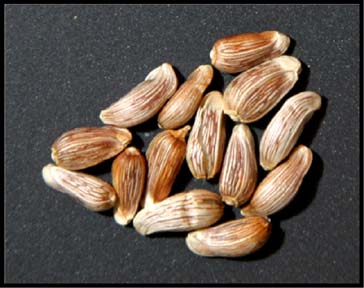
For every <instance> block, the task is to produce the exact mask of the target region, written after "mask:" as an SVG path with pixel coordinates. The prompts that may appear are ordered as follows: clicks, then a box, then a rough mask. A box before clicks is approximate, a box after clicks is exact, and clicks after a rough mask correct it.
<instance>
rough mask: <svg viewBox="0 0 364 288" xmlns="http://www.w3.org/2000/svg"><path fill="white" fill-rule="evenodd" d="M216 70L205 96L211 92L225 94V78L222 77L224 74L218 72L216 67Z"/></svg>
mask: <svg viewBox="0 0 364 288" xmlns="http://www.w3.org/2000/svg"><path fill="white" fill-rule="evenodd" d="M213 69H214V75H213V77H212V80H211V83H210V85H209V86H208V87H207V89H206V90H205V93H204V94H205V95H206V94H207V93H209V92H211V91H215V90H217V91H220V92H223V89H224V77H223V76H222V74H221V73H220V71H219V70H217V69H216V68H215V67H213Z"/></svg>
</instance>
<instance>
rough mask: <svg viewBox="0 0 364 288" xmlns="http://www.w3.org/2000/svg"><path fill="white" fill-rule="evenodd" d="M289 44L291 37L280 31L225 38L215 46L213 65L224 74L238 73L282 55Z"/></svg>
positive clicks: (212, 57)
mask: <svg viewBox="0 0 364 288" xmlns="http://www.w3.org/2000/svg"><path fill="white" fill-rule="evenodd" d="M289 43H290V39H289V37H288V36H286V35H284V34H282V33H280V32H278V31H265V32H261V33H244V34H237V35H232V36H228V37H224V38H221V39H219V40H218V41H216V43H215V44H214V46H213V48H212V50H211V52H210V58H211V63H212V65H214V66H215V67H216V68H217V69H218V70H220V71H222V72H225V73H238V72H241V71H244V70H247V69H249V68H251V67H253V66H256V65H258V64H260V63H262V62H264V61H266V60H269V59H271V58H274V57H277V56H280V55H282V54H283V53H284V52H285V51H286V50H287V48H288V46H289Z"/></svg>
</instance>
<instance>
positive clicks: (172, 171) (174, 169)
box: [142, 126, 191, 207]
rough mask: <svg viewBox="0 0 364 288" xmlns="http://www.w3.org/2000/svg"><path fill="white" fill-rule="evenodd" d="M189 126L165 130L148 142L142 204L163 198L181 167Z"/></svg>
mask: <svg viewBox="0 0 364 288" xmlns="http://www.w3.org/2000/svg"><path fill="white" fill-rule="evenodd" d="M190 129H191V127H190V126H185V127H183V128H181V129H179V130H166V131H163V132H160V133H159V134H157V135H156V136H155V137H154V139H153V140H152V141H151V142H150V144H149V147H148V150H147V153H146V157H147V161H148V179H147V187H146V194H145V198H144V199H143V200H142V205H144V206H146V207H147V206H149V205H152V204H154V203H156V202H160V201H162V200H163V199H165V198H166V197H167V196H168V194H169V193H170V191H171V188H172V185H173V183H174V180H175V179H176V177H177V175H178V172H179V171H180V169H181V166H182V163H183V161H184V159H185V155H186V140H185V137H186V136H187V134H188V132H189V130H190Z"/></svg>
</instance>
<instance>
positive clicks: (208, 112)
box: [186, 91, 226, 179]
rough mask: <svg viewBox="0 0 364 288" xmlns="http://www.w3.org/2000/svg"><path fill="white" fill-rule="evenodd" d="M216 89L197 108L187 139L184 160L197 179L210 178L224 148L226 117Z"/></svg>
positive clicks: (218, 169)
mask: <svg viewBox="0 0 364 288" xmlns="http://www.w3.org/2000/svg"><path fill="white" fill-rule="evenodd" d="M223 106H224V104H223V99H222V94H221V93H220V92H219V91H212V92H210V93H208V94H207V95H206V96H205V97H204V99H203V101H202V103H201V106H200V108H199V109H198V111H197V115H196V118H195V123H194V124H193V127H192V130H191V133H190V136H189V138H188V142H187V153H186V160H187V164H188V167H189V169H190V171H191V173H192V175H193V176H194V177H195V178H197V179H211V178H213V177H214V176H215V175H216V174H217V173H218V172H219V171H220V168H221V164H222V160H223V156H224V155H223V154H224V149H225V140H226V132H225V129H226V128H225V118H224V112H223Z"/></svg>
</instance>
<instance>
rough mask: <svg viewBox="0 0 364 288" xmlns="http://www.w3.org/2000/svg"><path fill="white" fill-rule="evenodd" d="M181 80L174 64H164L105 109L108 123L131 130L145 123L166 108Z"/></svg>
mask: <svg viewBox="0 0 364 288" xmlns="http://www.w3.org/2000/svg"><path fill="white" fill-rule="evenodd" d="M177 85H178V81H177V77H176V73H175V72H174V70H173V67H172V65H170V64H168V63H164V64H162V65H160V66H159V67H157V68H155V69H154V70H153V71H151V72H150V73H149V74H148V76H147V77H146V78H145V80H144V81H143V82H141V83H139V84H138V85H137V86H136V87H134V88H133V89H132V90H131V91H130V92H129V93H127V94H126V95H125V96H123V97H121V98H120V99H119V100H118V101H117V102H115V103H113V104H112V105H111V106H110V107H108V108H107V109H105V110H102V111H101V113H100V119H101V121H102V122H104V123H105V124H112V125H116V126H119V127H132V126H135V125H138V124H141V123H144V122H146V121H147V120H149V119H150V118H152V117H153V116H154V115H156V114H157V113H158V112H159V110H160V109H161V108H162V107H163V105H164V104H165V103H166V101H167V100H168V99H169V98H170V97H172V95H173V94H174V92H175V91H176V89H177Z"/></svg>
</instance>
